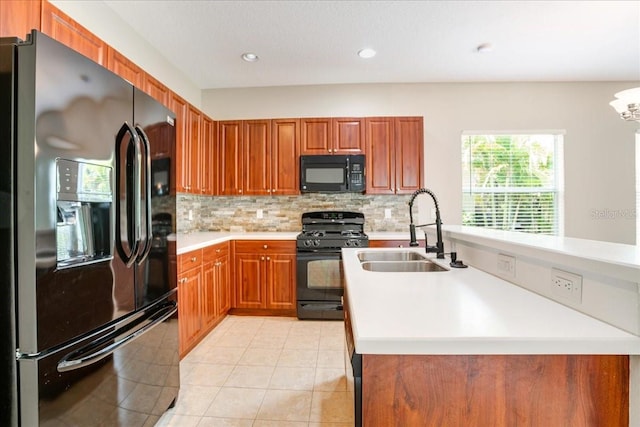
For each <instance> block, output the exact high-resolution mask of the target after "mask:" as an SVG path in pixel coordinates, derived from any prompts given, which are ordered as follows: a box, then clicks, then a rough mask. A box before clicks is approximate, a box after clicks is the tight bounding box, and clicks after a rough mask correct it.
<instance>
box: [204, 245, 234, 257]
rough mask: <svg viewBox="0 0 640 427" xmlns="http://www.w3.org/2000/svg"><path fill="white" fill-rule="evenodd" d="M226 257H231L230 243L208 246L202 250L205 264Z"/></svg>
mask: <svg viewBox="0 0 640 427" xmlns="http://www.w3.org/2000/svg"><path fill="white" fill-rule="evenodd" d="M225 255H229V242H224V243H218V244H217V245H212V246H207V247H206V248H204V249H202V259H203V261H204V262H206V261H211V260H212V259H215V258H218V257H221V256H225Z"/></svg>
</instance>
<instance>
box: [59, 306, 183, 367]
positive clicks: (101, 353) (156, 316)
mask: <svg viewBox="0 0 640 427" xmlns="http://www.w3.org/2000/svg"><path fill="white" fill-rule="evenodd" d="M177 311H178V307H177V306H176V305H175V304H172V305H169V306H167V307H164V308H162V309H160V310H159V311H157V312H155V313H153V314H152V315H151V316H149V319H147V320H146V321H147V322H151V323H149V324H147V325H145V326H144V327H142V328H140V329H137V330H136V331H134V332H133V333H131V334H129V335H127V336H126V337H124V338H119V339H118V337H119V336H120V335H122V331H120V330H116V331H114V332H112V333H111V334H109V335H108V336H106V337H104V338H102V339H100V340H98V341H94V342H93V343H91V344H89V345H87V346H86V347H83V348H81V349H79V350H76V351H74V352H72V353H69V354H67V355H66V356H65V357H63V358H62V360H61V361H60V362H59V363H58V366H57V369H58V372H69V371H73V370H76V369H80V368H84V367H85V366H89V365H92V364H94V363H97V362H99V361H100V360H102V359H104V358H105V357H107V356H109V355H111V354H112V353H113V352H115V351H116V350H118V349H119V348H120V347H122V346H124V345H126V344H128V343H130V342H131V341H133V340H135V339H136V338H139V337H141V336H142V335H144V334H146V333H147V332H149V331H150V330H151V329H153V328H155V327H156V326H158V325H159V324H160V323H162V322H164V321H165V320H166V319H168V318H169V317H171V316H173V315H174V314H175V313H176V312H177ZM109 341H113V343H111V344H109V345H107V346H104V344H105V343H107V342H109ZM92 348H96V350H94V351H91V352H90V353H89V354H87V355H83V353H85V352H86V351H87V350H91V349H92ZM80 355H82V356H80Z"/></svg>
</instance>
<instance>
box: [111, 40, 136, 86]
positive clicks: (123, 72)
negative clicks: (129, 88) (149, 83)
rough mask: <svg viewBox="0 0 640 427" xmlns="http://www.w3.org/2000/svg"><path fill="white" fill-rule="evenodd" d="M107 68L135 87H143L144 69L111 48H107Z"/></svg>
mask: <svg viewBox="0 0 640 427" xmlns="http://www.w3.org/2000/svg"><path fill="white" fill-rule="evenodd" d="M107 68H108V69H109V70H111V71H113V72H114V73H116V74H117V75H119V76H120V77H122V78H123V79H125V80H126V81H128V82H129V83H131V84H132V85H134V86H135V87H137V88H141V89H143V86H144V74H145V73H144V71H143V70H142V68H140V67H138V66H137V65H136V64H134V63H133V62H132V61H130V60H129V59H128V58H127V57H126V56H124V55H123V54H121V53H120V52H118V51H117V50H115V49H113V48H109V49H107Z"/></svg>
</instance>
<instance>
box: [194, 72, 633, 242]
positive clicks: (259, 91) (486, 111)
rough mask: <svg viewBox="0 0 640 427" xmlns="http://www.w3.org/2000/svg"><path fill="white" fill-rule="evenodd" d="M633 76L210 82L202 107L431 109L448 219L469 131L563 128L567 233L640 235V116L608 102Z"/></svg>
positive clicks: (231, 114)
mask: <svg viewBox="0 0 640 427" xmlns="http://www.w3.org/2000/svg"><path fill="white" fill-rule="evenodd" d="M633 86H638V82H627V83H624V82H595V83H456V84H448V83H424V84H366V85H365V84H363V85H332V86H297V87H268V88H243V89H216V90H205V91H203V92H202V109H203V111H204V112H206V113H207V114H209V115H210V116H211V117H214V118H216V119H219V120H224V119H250V118H276V117H313V116H320V117H322V116H374V115H398V116H399V115H419V116H424V140H425V186H426V187H428V188H431V189H432V190H433V191H434V192H435V193H436V195H437V196H438V199H439V202H440V206H441V210H442V212H443V221H445V222H446V223H448V224H459V223H460V221H461V190H460V189H461V171H460V164H461V159H460V136H461V133H462V132H463V131H465V130H493V131H495V130H527V131H529V130H533V131H539V130H564V131H565V132H566V134H565V192H566V194H565V235H566V236H569V237H578V238H586V239H594V240H604V241H611V242H618V243H628V244H634V243H635V217H634V215H633V212H634V209H635V165H634V158H635V142H634V141H635V135H634V133H635V131H636V130H637V129H638V124H637V123H634V122H632V123H629V122H624V121H622V120H620V119H619V118H618V116H617V114H616V112H615V111H614V110H613V109H612V108H611V107H610V106H609V105H608V103H609V101H611V100H612V99H613V94H614V93H616V92H618V91H620V90H622V89H626V88H629V87H633ZM596 212H603V213H605V217H599V216H598V215H596V214H595V213H596ZM618 213H621V215H617V214H618Z"/></svg>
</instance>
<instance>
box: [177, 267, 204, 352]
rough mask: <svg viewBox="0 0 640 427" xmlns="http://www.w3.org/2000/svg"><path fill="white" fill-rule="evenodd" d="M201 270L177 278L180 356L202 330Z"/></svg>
mask: <svg viewBox="0 0 640 427" xmlns="http://www.w3.org/2000/svg"><path fill="white" fill-rule="evenodd" d="M201 292H202V270H201V268H200V266H198V267H197V268H192V269H190V270H186V271H183V272H181V273H180V274H179V276H178V310H179V311H178V313H179V318H180V321H179V325H180V326H179V330H180V355H181V356H184V355H185V354H186V353H187V352H188V351H189V350H190V349H191V348H193V346H195V344H196V343H197V340H198V336H199V334H200V330H201V328H202V323H201V315H200V304H201V302H200V295H201Z"/></svg>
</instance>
